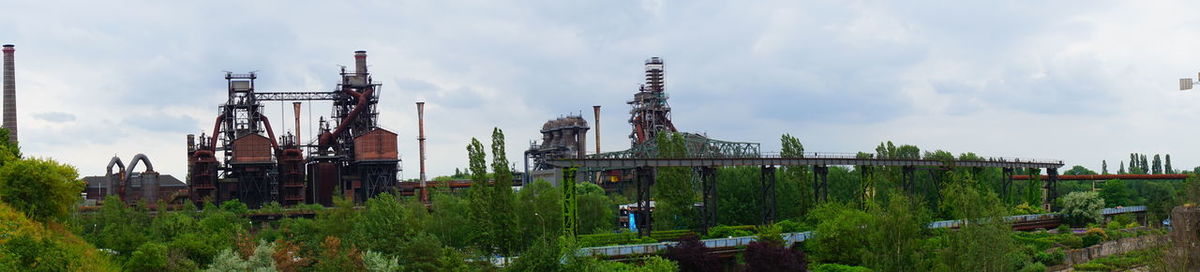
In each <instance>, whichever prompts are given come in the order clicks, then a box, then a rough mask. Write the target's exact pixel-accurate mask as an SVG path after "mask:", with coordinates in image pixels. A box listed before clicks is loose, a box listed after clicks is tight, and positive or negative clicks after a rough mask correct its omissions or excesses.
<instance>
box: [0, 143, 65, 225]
mask: <svg viewBox="0 0 1200 272" xmlns="http://www.w3.org/2000/svg"><path fill="white" fill-rule="evenodd" d="M0 146H2V145H0ZM83 186H84V184H83V182H82V181H80V180H79V172H78V171H77V170H75V167H74V166H70V165H66V164H62V163H59V162H57V161H54V160H51V159H37V158H34V159H21V160H16V161H12V162H8V163H5V164H4V166H0V201H4V202H5V203H8V205H9V206H12V207H13V208H15V209H17V210H19V211H21V212H24V213H25V214H26V215H29V217H30V218H32V219H34V220H38V221H58V222H63V221H65V220H66V219H67V218H68V216H70V215H71V209H72V208H74V207H75V205H76V204H78V203H79V201H80V197H79V192H82V191H83Z"/></svg>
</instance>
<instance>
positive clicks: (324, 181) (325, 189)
mask: <svg viewBox="0 0 1200 272" xmlns="http://www.w3.org/2000/svg"><path fill="white" fill-rule="evenodd" d="M309 166H310V167H311V169H310V171H309V173H312V179H311V180H312V183H313V186H311V187H310V188H311V190H312V196H313V197H312V198H311V199H312V200H313V201H314V203H317V204H321V205H324V206H333V190H334V188H336V187H337V185H338V182H339V181H340V180H341V167H338V164H337V163H333V162H318V163H314V164H311V165H309Z"/></svg>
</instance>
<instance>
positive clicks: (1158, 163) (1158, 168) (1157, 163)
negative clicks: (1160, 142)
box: [1150, 154, 1163, 175]
mask: <svg viewBox="0 0 1200 272" xmlns="http://www.w3.org/2000/svg"><path fill="white" fill-rule="evenodd" d="M1150 169H1151V173H1153V174H1155V175H1157V174H1162V173H1163V168H1162V157H1159V155H1158V154H1154V165H1153V166H1151V167H1150Z"/></svg>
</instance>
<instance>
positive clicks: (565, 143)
mask: <svg viewBox="0 0 1200 272" xmlns="http://www.w3.org/2000/svg"><path fill="white" fill-rule="evenodd" d="M589 129H591V128H590V127H588V122H587V120H584V119H583V117H581V116H567V117H562V118H558V119H554V120H550V121H546V123H545V124H542V130H541V133H542V142H541V143H538V142H533V143H530V144H529V150H526V151H525V154H526V157H527V158H529V159H533V161H534V164H533V166H534V170H547V169H553V168H556V167H554V166H552V165H550V164H547V163H546V161H547V160H550V159H560V158H582V157H583V156H584V155H586V152H587V132H588V130H589ZM528 171H529V170H528V169H526V172H528Z"/></svg>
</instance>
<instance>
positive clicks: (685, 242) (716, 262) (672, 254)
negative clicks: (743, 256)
mask: <svg viewBox="0 0 1200 272" xmlns="http://www.w3.org/2000/svg"><path fill="white" fill-rule="evenodd" d="M663 256H664V257H667V259H670V260H672V261H675V262H677V263H679V269H680V271H701V272H703V271H714V272H715V271H721V266H720V261H721V260H720V259H718V258H717V256H716V255H713V254H710V253H709V250H708V247H705V246H704V244H703V243H700V239H698V238H697V237H696V236H695V235H689V236H686V237H684V238H683V239H682V240H680V241H679V244H676V245H675V246H672V247H668V248H667V252H666V254H663Z"/></svg>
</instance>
